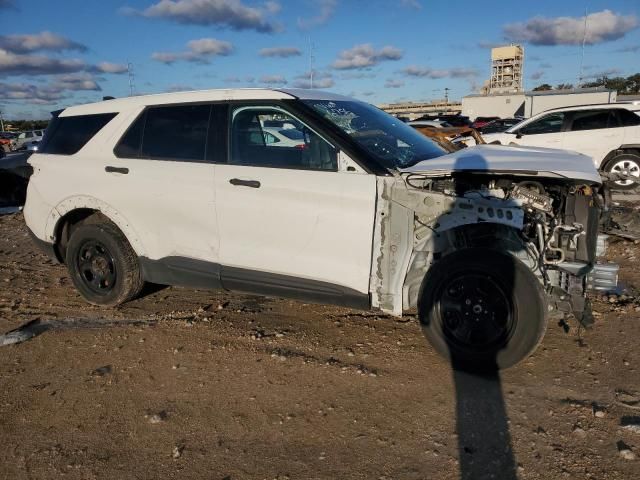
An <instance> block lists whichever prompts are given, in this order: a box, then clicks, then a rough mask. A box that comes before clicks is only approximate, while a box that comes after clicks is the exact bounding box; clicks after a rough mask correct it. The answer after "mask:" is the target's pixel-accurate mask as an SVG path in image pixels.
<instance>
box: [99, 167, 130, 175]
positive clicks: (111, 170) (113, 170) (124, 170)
mask: <svg viewBox="0 0 640 480" xmlns="http://www.w3.org/2000/svg"><path fill="white" fill-rule="evenodd" d="M104 171H105V172H108V173H123V174H125V175H126V174H127V173H129V169H128V168H126V167H112V166H111V165H107V166H106V167H104Z"/></svg>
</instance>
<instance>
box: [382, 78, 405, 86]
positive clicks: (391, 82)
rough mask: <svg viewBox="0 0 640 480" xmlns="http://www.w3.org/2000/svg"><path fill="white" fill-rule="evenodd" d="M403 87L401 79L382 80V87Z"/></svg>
mask: <svg viewBox="0 0 640 480" xmlns="http://www.w3.org/2000/svg"><path fill="white" fill-rule="evenodd" d="M400 87H404V82H403V81H402V80H394V79H393V78H387V81H386V82H384V88H400Z"/></svg>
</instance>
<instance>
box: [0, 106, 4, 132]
mask: <svg viewBox="0 0 640 480" xmlns="http://www.w3.org/2000/svg"><path fill="white" fill-rule="evenodd" d="M0 131H2V132H4V119H3V118H2V111H1V110H0Z"/></svg>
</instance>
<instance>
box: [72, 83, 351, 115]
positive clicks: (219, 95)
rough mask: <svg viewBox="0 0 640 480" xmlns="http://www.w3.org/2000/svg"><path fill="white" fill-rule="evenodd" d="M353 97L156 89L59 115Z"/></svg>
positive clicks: (282, 91) (318, 93) (255, 90)
mask: <svg viewBox="0 0 640 480" xmlns="http://www.w3.org/2000/svg"><path fill="white" fill-rule="evenodd" d="M294 98H300V99H304V100H353V99H351V98H349V97H344V96H342V95H337V94H334V93H330V92H323V91H319V90H304V89H295V88H289V89H272V88H236V89H212V90H194V91H189V92H172V93H157V94H153V95H137V96H134V97H124V98H115V99H113V100H103V101H101V102H95V103H87V104H84V105H76V106H73V107H69V108H67V109H65V110H64V111H63V112H62V113H61V114H60V116H61V117H67V116H73V115H87V114H93V113H116V112H120V111H121V110H123V109H131V108H136V107H146V106H148V105H170V104H173V103H191V102H209V101H221V100H287V99H294Z"/></svg>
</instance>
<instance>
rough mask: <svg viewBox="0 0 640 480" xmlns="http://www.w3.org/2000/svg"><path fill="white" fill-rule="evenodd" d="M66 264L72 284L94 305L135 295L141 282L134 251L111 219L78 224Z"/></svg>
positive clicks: (109, 303) (127, 298)
mask: <svg viewBox="0 0 640 480" xmlns="http://www.w3.org/2000/svg"><path fill="white" fill-rule="evenodd" d="M66 263H67V268H68V269H69V274H70V275H71V279H72V280H73V283H74V285H75V286H76V288H77V289H78V291H79V292H80V294H81V295H82V296H83V297H84V299H85V300H87V301H88V302H89V303H92V304H94V305H103V306H115V305H119V304H121V303H124V302H126V301H128V300H131V299H132V298H134V297H135V296H136V295H138V293H140V291H141V290H142V287H143V285H144V282H143V280H142V276H141V272H140V266H139V263H138V258H137V256H136V254H135V252H134V251H133V249H132V248H131V245H129V242H128V241H127V239H126V238H125V236H124V235H123V234H122V232H121V231H120V230H119V229H118V228H117V227H116V226H115V225H113V224H112V223H110V222H100V223H86V224H81V225H79V226H77V227H76V228H75V230H74V231H73V233H72V235H71V238H70V240H69V244H68V246H67V250H66Z"/></svg>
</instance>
